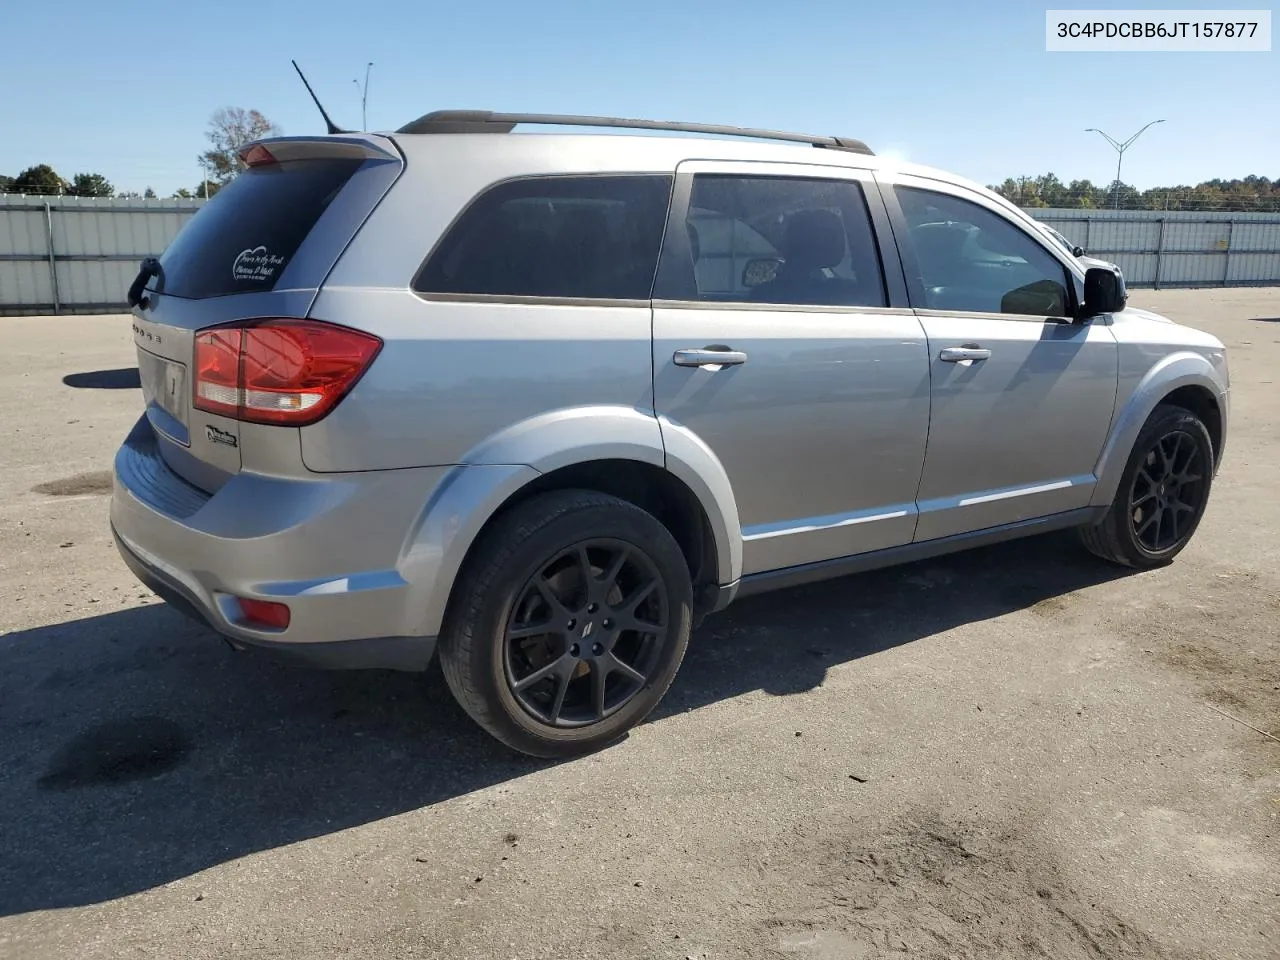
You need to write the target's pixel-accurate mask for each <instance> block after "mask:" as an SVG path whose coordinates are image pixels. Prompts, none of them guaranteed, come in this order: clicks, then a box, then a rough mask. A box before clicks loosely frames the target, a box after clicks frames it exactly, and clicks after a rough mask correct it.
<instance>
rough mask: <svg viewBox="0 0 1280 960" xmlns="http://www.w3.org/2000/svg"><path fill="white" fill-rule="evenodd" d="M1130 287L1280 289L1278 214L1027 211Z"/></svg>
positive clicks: (1153, 211)
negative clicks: (1113, 269)
mask: <svg viewBox="0 0 1280 960" xmlns="http://www.w3.org/2000/svg"><path fill="white" fill-rule="evenodd" d="M1027 213H1029V214H1031V215H1032V216H1033V217H1035V218H1036V219H1037V220H1043V221H1044V222H1045V223H1047V224H1048V225H1049V226H1051V227H1053V228H1054V229H1055V230H1057V231H1058V232H1059V233H1061V234H1062V235H1063V236H1064V237H1066V238H1067V239H1068V240H1070V241H1071V242H1072V243H1078V244H1079V245H1080V246H1082V247H1084V248H1085V251H1086V252H1087V253H1088V254H1089V255H1090V256H1092V257H1098V258H1099V259H1102V260H1111V261H1112V262H1114V263H1116V264H1117V265H1118V266H1119V267H1120V269H1121V270H1122V271H1124V278H1125V282H1126V283H1127V284H1128V285H1129V286H1132V287H1156V288H1159V287H1220V286H1228V287H1239V286H1256V285H1263V284H1276V283H1280V214H1274V213H1212V212H1194V213H1191V212H1186V211H1162V210H1065V209H1054V208H1051V207H1042V208H1031V209H1028V210H1027Z"/></svg>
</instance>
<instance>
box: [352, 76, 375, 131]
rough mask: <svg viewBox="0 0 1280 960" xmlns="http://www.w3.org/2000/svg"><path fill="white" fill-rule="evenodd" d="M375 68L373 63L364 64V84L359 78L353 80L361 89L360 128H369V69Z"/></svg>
mask: <svg viewBox="0 0 1280 960" xmlns="http://www.w3.org/2000/svg"><path fill="white" fill-rule="evenodd" d="M372 68H373V64H372V63H366V64H365V65H364V86H363V87H362V86H360V81H359V80H352V81H351V82H352V83H354V84H355V85H356V89H357V90H359V91H360V129H361V130H368V129H369V71H370V69H372Z"/></svg>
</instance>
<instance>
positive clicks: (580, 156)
mask: <svg viewBox="0 0 1280 960" xmlns="http://www.w3.org/2000/svg"><path fill="white" fill-rule="evenodd" d="M383 136H389V137H391V138H392V139H394V140H395V141H396V143H397V144H399V145H400V146H401V149H403V150H404V151H405V152H406V154H411V153H418V152H419V151H422V152H436V151H442V152H449V153H453V152H458V153H467V154H472V155H475V154H477V153H479V154H481V155H486V156H489V157H494V156H495V155H496V156H500V157H502V158H504V159H507V160H509V161H510V162H512V163H513V164H518V163H519V161H520V158H521V157H527V158H530V159H533V158H537V160H538V161H539V162H538V163H537V164H536V166H537V167H538V168H539V169H544V168H545V166H546V164H547V160H548V159H549V158H548V153H552V152H553V153H554V154H555V155H556V156H557V157H558V158H559V161H560V164H562V165H563V168H564V170H565V172H581V171H583V170H584V169H591V168H594V167H599V168H600V169H601V172H606V171H614V170H624V169H625V170H629V171H631V172H636V173H643V172H655V173H656V172H664V173H669V172H670V171H672V170H674V169H675V167H676V166H677V165H679V164H680V163H683V162H685V161H689V160H719V161H730V162H731V161H735V160H736V161H742V162H763V163H789V164H806V165H810V166H822V167H837V168H849V169H857V170H874V171H877V172H898V173H904V174H912V175H915V176H922V177H927V178H929V179H932V180H943V181H946V182H948V183H955V184H962V185H964V186H969V187H973V188H976V189H979V190H983V191H984V192H985V190H986V188H985V187H983V186H981V185H980V184H977V183H974V182H971V181H968V180H965V179H964V178H962V177H958V176H956V175H955V174H952V173H948V172H946V171H944V170H940V169H936V168H933V167H929V166H925V165H922V164H916V163H909V162H907V161H904V160H902V159H900V158H898V157H893V156H875V155H872V154H866V153H857V152H853V151H850V150H843V149H815V147H814V146H813V145H810V144H803V143H784V142H770V141H766V140H756V139H742V138H736V137H729V136H724V137H718V136H717V137H710V136H683V135H667V134H663V135H657V134H652V133H522V132H521V133H503V134H493V133H398V132H397V133H386V134H383Z"/></svg>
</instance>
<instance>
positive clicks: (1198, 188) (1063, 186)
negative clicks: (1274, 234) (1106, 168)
mask: <svg viewBox="0 0 1280 960" xmlns="http://www.w3.org/2000/svg"><path fill="white" fill-rule="evenodd" d="M991 189H992V190H994V191H995V192H996V193H998V194H1000V195H1001V196H1002V197H1004V198H1006V199H1007V200H1011V201H1012V202H1014V203H1016V204H1018V205H1019V206H1021V207H1057V208H1063V207H1066V208H1070V209H1077V210H1080V209H1083V210H1095V209H1096V210H1102V209H1107V208H1113V207H1118V208H1120V209H1122V210H1197V211H1206V210H1208V211H1215V210H1220V211H1223V212H1231V213H1263V212H1267V213H1270V212H1280V179H1275V180H1272V179H1270V178H1268V177H1260V176H1255V175H1251V176H1248V177H1244V178H1243V179H1236V180H1222V179H1214V180H1205V181H1203V182H1202V183H1198V184H1196V185H1194V186H1189V185H1186V184H1182V185H1179V186H1174V187H1152V188H1151V189H1149V190H1139V189H1137V188H1136V187H1133V186H1131V185H1129V184H1127V183H1118V182H1113V183H1110V184H1107V185H1105V186H1104V185H1099V184H1094V183H1092V182H1090V181H1088V180H1072V181H1071V182H1070V183H1063V182H1062V181H1061V180H1059V179H1058V177H1057V176H1056V175H1055V174H1052V173H1046V174H1042V175H1041V176H1038V177H1016V178H1015V177H1009V178H1008V179H1006V180H1005V181H1004V183H1001V184H993V185H991Z"/></svg>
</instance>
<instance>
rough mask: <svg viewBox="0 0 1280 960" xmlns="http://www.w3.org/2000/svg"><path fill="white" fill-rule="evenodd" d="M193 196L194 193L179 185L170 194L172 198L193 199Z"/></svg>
mask: <svg viewBox="0 0 1280 960" xmlns="http://www.w3.org/2000/svg"><path fill="white" fill-rule="evenodd" d="M195 196H196V195H195V194H194V193H192V192H191V191H190V190H188V189H187V188H186V187H179V188H178V189H177V190H175V191H173V194H172V197H173V199H174V200H194V199H195Z"/></svg>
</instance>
